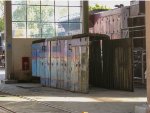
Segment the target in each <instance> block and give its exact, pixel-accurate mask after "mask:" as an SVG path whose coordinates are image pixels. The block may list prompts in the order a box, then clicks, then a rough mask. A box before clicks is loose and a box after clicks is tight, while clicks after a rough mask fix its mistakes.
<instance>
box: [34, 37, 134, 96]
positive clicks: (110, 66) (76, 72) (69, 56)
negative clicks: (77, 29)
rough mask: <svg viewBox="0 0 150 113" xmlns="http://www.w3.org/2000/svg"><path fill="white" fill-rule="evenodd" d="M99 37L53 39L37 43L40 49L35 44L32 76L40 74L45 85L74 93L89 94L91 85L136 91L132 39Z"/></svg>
mask: <svg viewBox="0 0 150 113" xmlns="http://www.w3.org/2000/svg"><path fill="white" fill-rule="evenodd" d="M100 36H102V35H100ZM100 36H99V37H96V36H91V37H90V36H86V37H84V36H81V37H79V38H67V39H54V40H51V39H50V40H47V41H45V42H40V43H36V45H38V46H36V47H37V50H35V43H34V44H33V46H32V49H33V50H32V53H33V65H32V66H33V76H35V73H37V76H40V78H41V84H42V85H44V86H50V87H54V88H61V89H65V90H69V91H74V92H83V93H87V92H88V90H89V85H92V86H96V87H102V88H110V89H121V90H129V91H131V90H133V84H132V83H133V80H132V78H133V77H132V61H131V59H132V52H131V50H132V47H131V40H130V39H121V40H108V37H100ZM105 39H107V40H106V41H104V40H105ZM38 47H40V48H38ZM34 51H37V53H38V54H39V55H38V54H34V53H35V52H34ZM35 55H37V58H36V59H37V61H35V60H36V59H35ZM39 56H40V57H39ZM38 60H39V61H38ZM35 62H37V65H36V64H35ZM34 66H36V67H37V69H36V68H35V67H34ZM38 69H39V70H40V71H39V70H38ZM35 71H37V72H35Z"/></svg>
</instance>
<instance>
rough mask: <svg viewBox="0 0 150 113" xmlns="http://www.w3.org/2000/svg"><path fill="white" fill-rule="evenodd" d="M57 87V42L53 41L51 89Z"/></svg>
mask: <svg viewBox="0 0 150 113" xmlns="http://www.w3.org/2000/svg"><path fill="white" fill-rule="evenodd" d="M56 86H57V41H51V87H56Z"/></svg>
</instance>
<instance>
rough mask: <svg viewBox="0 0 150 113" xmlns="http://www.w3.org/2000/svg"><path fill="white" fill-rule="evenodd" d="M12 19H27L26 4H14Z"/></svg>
mask: <svg viewBox="0 0 150 113" xmlns="http://www.w3.org/2000/svg"><path fill="white" fill-rule="evenodd" d="M12 21H26V6H25V5H12Z"/></svg>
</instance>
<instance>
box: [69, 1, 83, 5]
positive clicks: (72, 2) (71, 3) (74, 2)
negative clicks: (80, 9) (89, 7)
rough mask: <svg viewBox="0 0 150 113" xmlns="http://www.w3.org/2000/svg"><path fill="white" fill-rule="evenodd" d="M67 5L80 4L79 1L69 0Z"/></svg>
mask: <svg viewBox="0 0 150 113" xmlns="http://www.w3.org/2000/svg"><path fill="white" fill-rule="evenodd" d="M69 6H81V4H80V1H75V0H73V1H71V0H69Z"/></svg>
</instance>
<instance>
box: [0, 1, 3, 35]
mask: <svg viewBox="0 0 150 113" xmlns="http://www.w3.org/2000/svg"><path fill="white" fill-rule="evenodd" d="M0 14H1V15H0V32H2V31H4V2H3V1H0Z"/></svg>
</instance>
